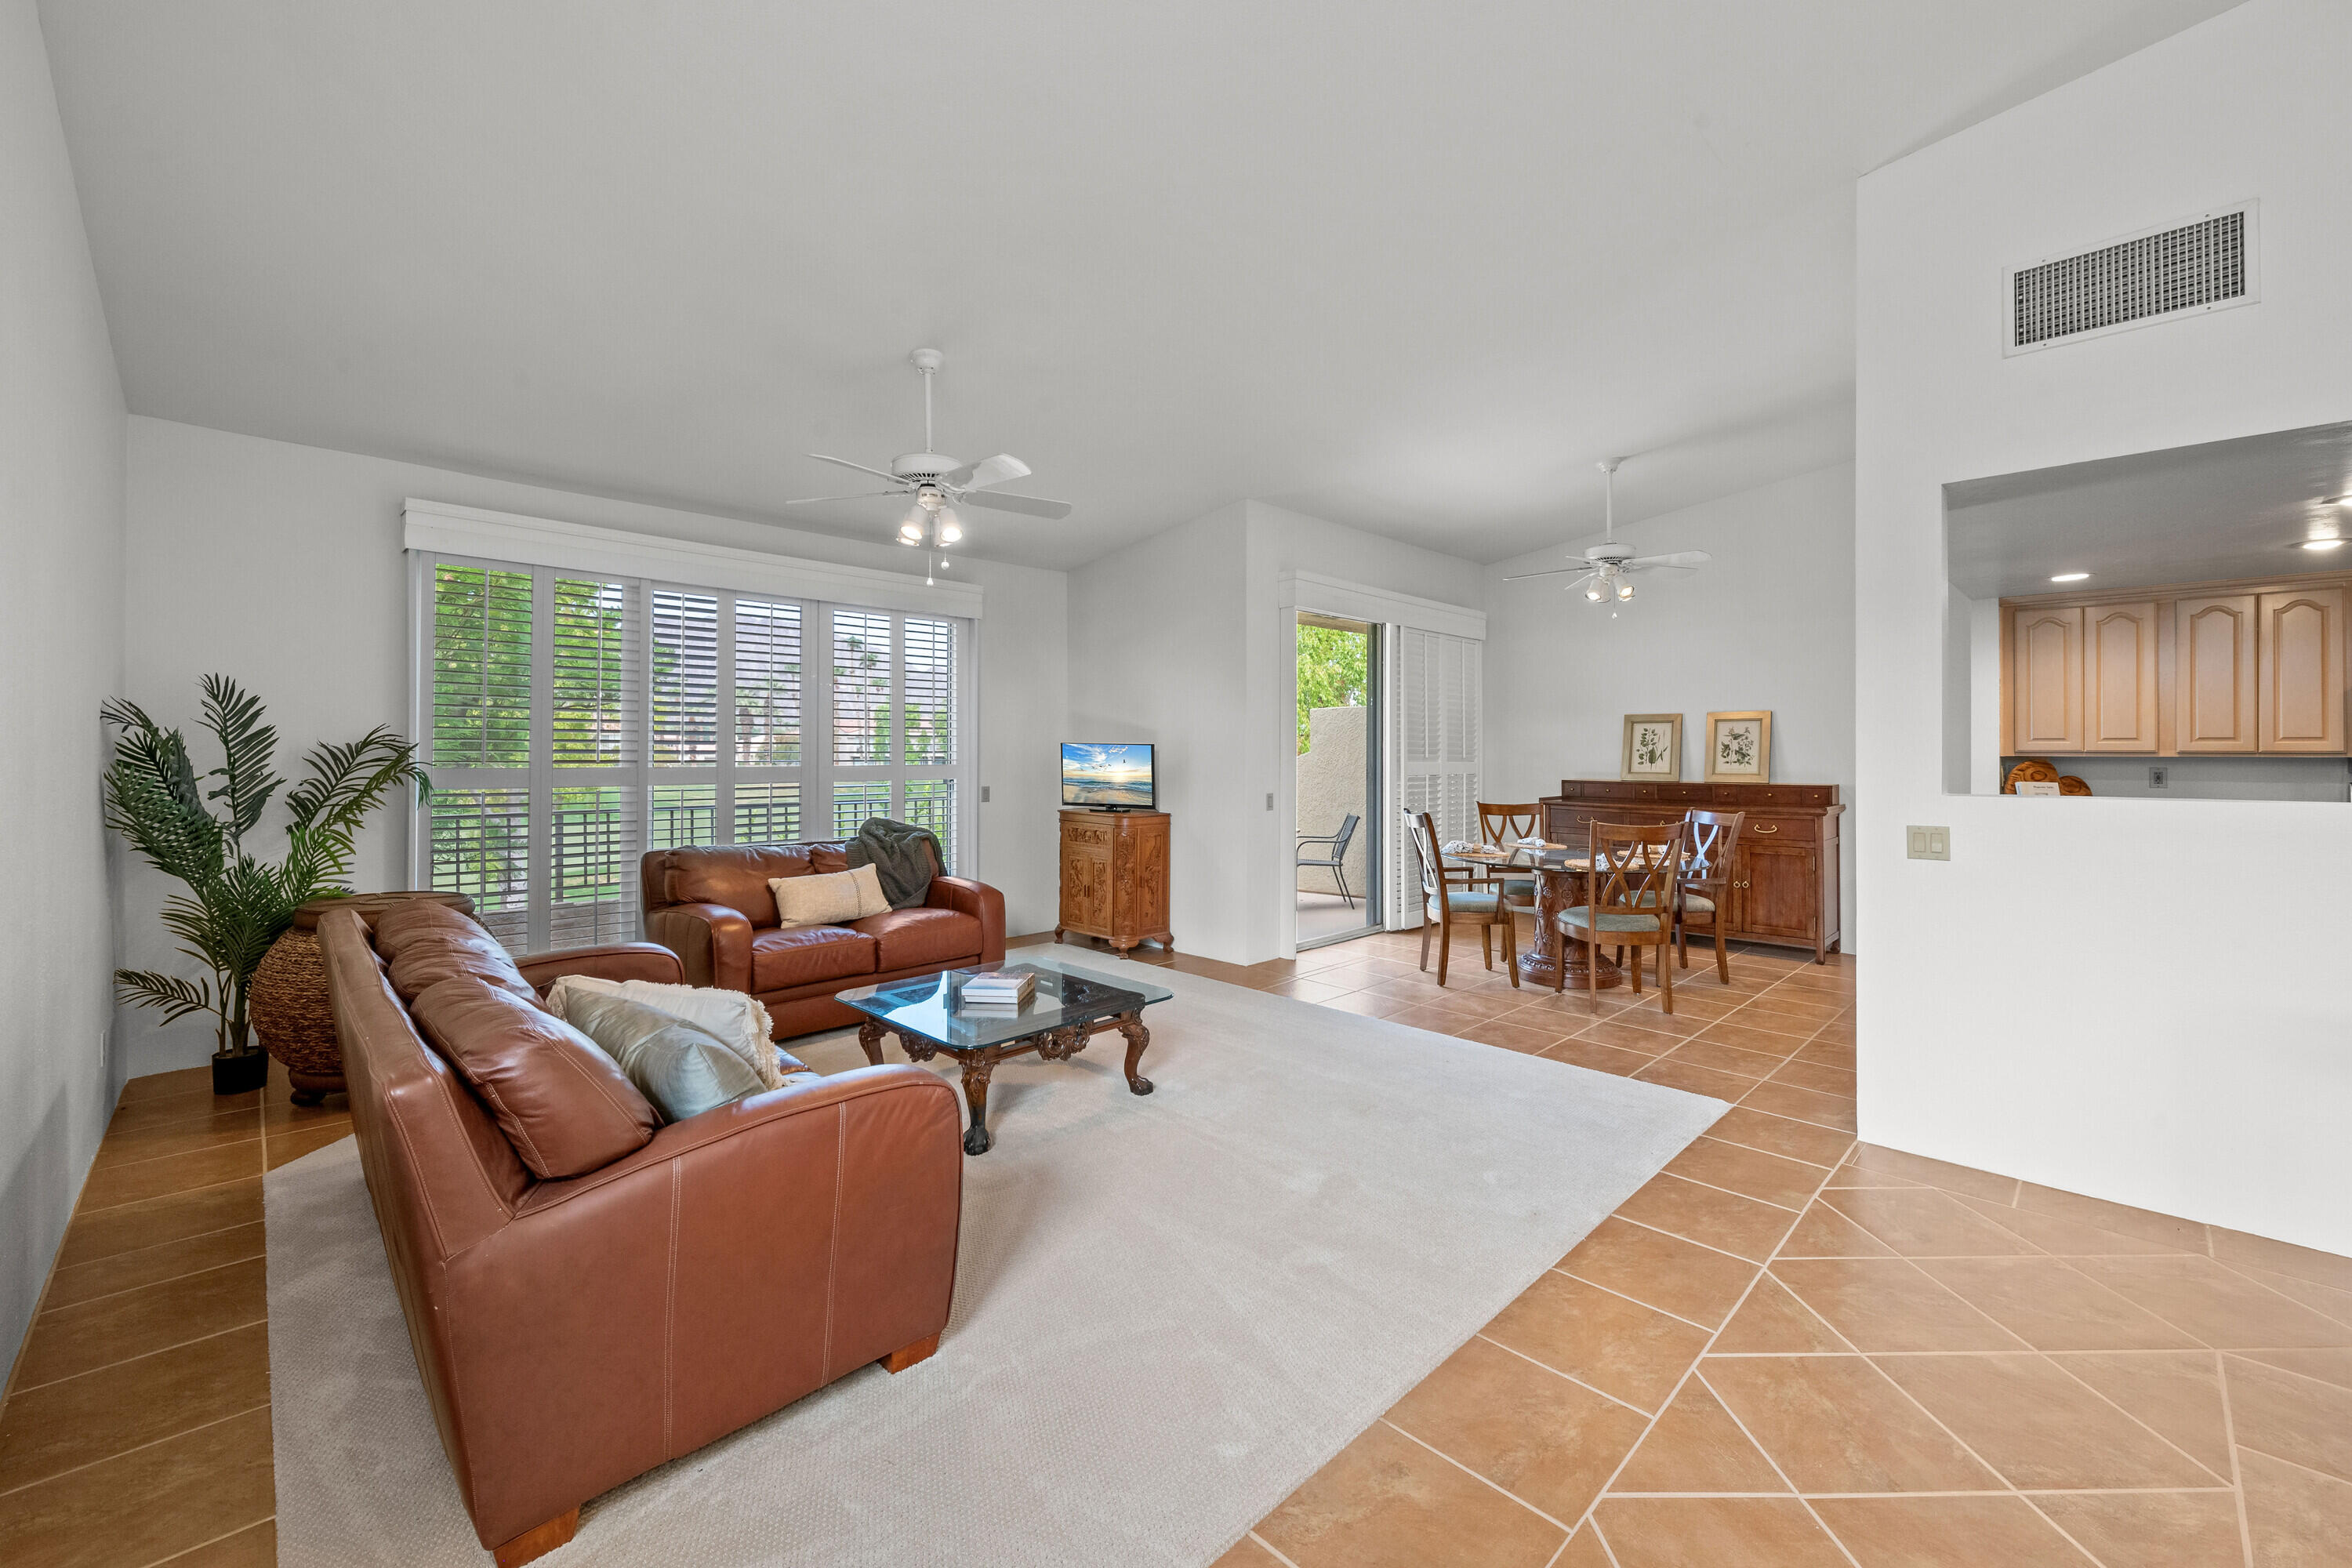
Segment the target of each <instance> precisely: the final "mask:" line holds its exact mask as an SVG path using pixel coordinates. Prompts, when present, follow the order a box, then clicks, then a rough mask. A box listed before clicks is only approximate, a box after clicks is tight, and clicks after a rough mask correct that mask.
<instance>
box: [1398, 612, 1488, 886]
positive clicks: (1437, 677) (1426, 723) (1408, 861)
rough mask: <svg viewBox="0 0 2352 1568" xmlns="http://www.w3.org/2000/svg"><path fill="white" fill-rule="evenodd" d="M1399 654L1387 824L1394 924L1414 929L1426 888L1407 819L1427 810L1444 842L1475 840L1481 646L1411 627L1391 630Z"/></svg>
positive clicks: (1441, 841)
mask: <svg viewBox="0 0 2352 1568" xmlns="http://www.w3.org/2000/svg"><path fill="white" fill-rule="evenodd" d="M1389 640H1390V642H1391V646H1393V647H1394V648H1395V650H1396V655H1395V660H1394V667H1393V669H1392V672H1391V678H1390V694H1389V715H1390V719H1389V725H1390V733H1391V735H1392V736H1393V737H1394V738H1395V751H1396V752H1397V760H1396V764H1395V769H1394V773H1393V774H1392V776H1393V777H1394V779H1395V781H1396V784H1395V793H1394V795H1393V799H1394V801H1395V803H1396V806H1397V809H1396V810H1395V811H1394V812H1393V813H1392V814H1391V816H1392V820H1391V822H1390V823H1389V827H1388V833H1389V840H1388V841H1389V846H1390V849H1389V861H1388V863H1389V865H1390V866H1391V867H1392V868H1394V871H1393V874H1391V876H1390V877H1389V887H1390V894H1391V896H1390V912H1391V924H1393V925H1396V926H1401V927H1410V926H1413V925H1417V924H1419V923H1420V921H1421V920H1422V918H1423V917H1422V900H1421V889H1420V883H1419V880H1418V878H1417V876H1416V874H1415V869H1414V864H1413V847H1412V835H1411V833H1410V832H1409V831H1408V830H1407V829H1406V827H1405V821H1404V814H1405V813H1406V812H1409V811H1426V812H1427V813H1429V815H1430V818H1431V820H1432V821H1433V823H1434V824H1435V825H1436V828H1437V839H1438V842H1439V843H1440V844H1443V843H1444V842H1445V841H1446V840H1447V839H1453V838H1475V837H1477V836H1478V771H1479V763H1480V758H1479V754H1478V747H1479V743H1480V731H1481V730H1482V728H1483V722H1482V710H1481V702H1482V689H1481V685H1480V679H1479V675H1480V661H1481V658H1482V656H1483V653H1484V645H1483V644H1481V643H1480V642H1478V641H1477V640H1476V639H1475V638H1473V637H1453V636H1449V635H1447V634H1445V633H1443V632H1432V631H1423V630H1421V629H1420V628H1418V627H1414V626H1391V628H1390V631H1389Z"/></svg>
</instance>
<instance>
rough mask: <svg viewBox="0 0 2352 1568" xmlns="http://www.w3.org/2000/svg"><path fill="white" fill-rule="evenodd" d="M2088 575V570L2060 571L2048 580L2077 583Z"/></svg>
mask: <svg viewBox="0 0 2352 1568" xmlns="http://www.w3.org/2000/svg"><path fill="white" fill-rule="evenodd" d="M2089 575H2090V574H2089V573H2088V572H2061V573H2059V574H2058V575H2056V576H2055V577H2053V578H2051V579H2050V580H2051V581H2052V582H2053V583H2079V582H2081V581H2082V580H2083V579H2084V578H2085V577H2087V576H2089Z"/></svg>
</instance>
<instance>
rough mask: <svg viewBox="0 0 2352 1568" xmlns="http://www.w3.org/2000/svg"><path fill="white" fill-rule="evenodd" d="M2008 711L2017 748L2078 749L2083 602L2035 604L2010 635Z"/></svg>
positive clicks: (2024, 611) (2023, 610)
mask: <svg viewBox="0 0 2352 1568" xmlns="http://www.w3.org/2000/svg"><path fill="white" fill-rule="evenodd" d="M2010 673H2011V679H2012V681H2013V682H2014V693H2013V695H2012V698H2011V712H2012V713H2013V715H2014V722H2015V725H2016V731H2017V739H2016V742H2015V744H2016V746H2017V749H2018V750H2019V751H2020V752H2079V751H2081V750H2082V749H2083V737H2084V730H2083V606H2082V605H2029V606H2025V607H2021V608H2020V609H2019V610H2018V612H2017V617H2016V626H2015V629H2014V630H2013V631H2012V632H2011V642H2010Z"/></svg>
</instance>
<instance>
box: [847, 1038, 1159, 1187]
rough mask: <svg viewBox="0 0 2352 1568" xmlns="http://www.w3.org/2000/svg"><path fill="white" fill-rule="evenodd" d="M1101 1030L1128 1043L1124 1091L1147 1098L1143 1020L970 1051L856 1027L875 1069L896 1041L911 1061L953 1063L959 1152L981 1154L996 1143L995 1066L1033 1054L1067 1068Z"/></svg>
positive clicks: (1027, 1039)
mask: <svg viewBox="0 0 2352 1568" xmlns="http://www.w3.org/2000/svg"><path fill="white" fill-rule="evenodd" d="M1106 1029H1117V1030H1118V1032H1119V1033H1120V1034H1122V1035H1124V1036H1126V1037H1127V1087H1128V1089H1129V1092H1130V1093H1134V1094H1150V1092H1151V1080H1150V1079H1148V1078H1145V1077H1144V1076H1143V1075H1142V1074H1141V1073H1139V1072H1138V1071H1137V1070H1136V1068H1139V1067H1140V1066H1142V1065H1143V1048H1144V1047H1146V1046H1149V1045H1150V1043H1151V1031H1150V1030H1149V1029H1147V1028H1145V1027H1144V1026H1143V1017H1142V1015H1141V1014H1140V1013H1121V1014H1118V1015H1117V1016H1113V1017H1108V1018H1097V1019H1096V1020H1095V1021H1094V1022H1093V1023H1091V1024H1073V1025H1071V1026H1068V1027H1067V1028H1062V1029H1048V1030H1046V1031H1045V1033H1043V1034H1038V1035H1029V1036H1024V1037H1022V1038H1020V1039H1017V1040H1005V1041H1003V1042H1000V1043H999V1044H996V1045H992V1046H982V1047H978V1048H976V1049H971V1050H957V1049H956V1048H955V1047H951V1046H943V1045H941V1044H940V1043H939V1042H938V1041H937V1040H933V1039H929V1038H927V1037H924V1036H922V1035H919V1034H914V1033H912V1032H910V1031H908V1030H905V1029H894V1028H892V1027H891V1026H889V1025H887V1024H886V1023H884V1022H882V1020H880V1019H879V1018H867V1019H866V1020H865V1021H864V1022H862V1023H860V1024H859V1025H858V1026H857V1043H858V1045H859V1046H860V1047H862V1048H863V1049H864V1050H865V1052H866V1061H867V1062H869V1063H870V1064H872V1065H873V1066H875V1067H880V1066H881V1065H882V1041H883V1038H884V1037H886V1036H889V1035H896V1036H898V1044H899V1046H900V1047H901V1048H903V1049H904V1050H905V1051H906V1053H907V1058H908V1060H910V1061H918V1062H927V1061H929V1060H930V1059H931V1058H933V1057H935V1056H939V1055H940V1054H942V1053H944V1054H946V1055H948V1056H951V1057H953V1058H955V1059H956V1067H957V1068H958V1069H959V1070H960V1071H961V1073H962V1075H963V1100H964V1104H965V1105H966V1106H968V1107H970V1108H971V1127H970V1128H969V1129H967V1130H966V1131H965V1132H964V1135H963V1152H965V1153H967V1154H985V1153H987V1152H988V1151H989V1147H990V1145H992V1144H993V1143H994V1142H996V1140H995V1139H994V1138H993V1137H992V1136H990V1134H989V1131H988V1080H989V1078H990V1076H991V1075H992V1074H993V1073H994V1072H995V1071H996V1064H997V1063H999V1062H1001V1061H1004V1060H1007V1059H1009V1058H1013V1057H1020V1056H1026V1055H1028V1054H1029V1053H1030V1052H1032V1051H1034V1052H1036V1053H1037V1058H1038V1059H1039V1060H1040V1061H1048V1062H1066V1061H1068V1060H1069V1059H1070V1058H1072V1057H1074V1056H1076V1055H1077V1054H1078V1053H1079V1052H1080V1051H1083V1050H1085V1049H1086V1048H1087V1040H1088V1039H1090V1038H1092V1037H1094V1036H1096V1035H1098V1034H1101V1033H1102V1032H1103V1031H1104V1030H1106Z"/></svg>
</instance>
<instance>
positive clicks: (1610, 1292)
mask: <svg viewBox="0 0 2352 1568" xmlns="http://www.w3.org/2000/svg"><path fill="white" fill-rule="evenodd" d="M1629 1223H1630V1222H1629ZM1658 1234H1659V1235H1661V1236H1664V1235H1666V1234H1668V1233H1667V1232H1665V1231H1660V1232H1659V1233H1658ZM1675 1239H1676V1240H1680V1239H1682V1238H1681V1237H1675ZM1693 1245H1696V1243H1694V1244H1693ZM1567 1261H1568V1260H1567V1259H1566V1258H1562V1259H1560V1261H1559V1263H1555V1264H1553V1265H1552V1266H1551V1267H1550V1268H1548V1269H1546V1270H1545V1272H1546V1273H1548V1274H1557V1275H1559V1277H1560V1278H1561V1279H1573V1280H1575V1281H1576V1282H1577V1283H1578V1284H1580V1285H1590V1286H1591V1287H1592V1289H1595V1290H1598V1291H1600V1292H1601V1294H1602V1295H1604V1296H1614V1297H1616V1298H1617V1299H1618V1300H1620V1301H1631V1302H1633V1305H1635V1306H1636V1307H1646V1308H1648V1309H1649V1310H1651V1311H1653V1312H1655V1313H1657V1314H1658V1315H1659V1316H1660V1317H1662V1318H1672V1319H1673V1320H1674V1321H1675V1322H1677V1323H1687V1324H1689V1325H1690V1326H1691V1327H1692V1328H1694V1329H1696V1330H1697V1331H1699V1332H1701V1333H1703V1334H1704V1333H1711V1332H1713V1330H1710V1329H1709V1328H1708V1327H1707V1326H1706V1324H1705V1323H1702V1322H1698V1321H1696V1320H1694V1319H1690V1318H1685V1317H1684V1316H1683V1315H1682V1314H1681V1313H1680V1312H1676V1311H1673V1310H1669V1309H1667V1308H1664V1307H1661V1306H1659V1305H1658V1304H1657V1303H1656V1302H1654V1301H1644V1300H1642V1298H1640V1297H1639V1296H1629V1295H1627V1294H1626V1293H1625V1292H1624V1291H1622V1290H1616V1289H1611V1288H1610V1287H1608V1286H1606V1285H1603V1284H1602V1283H1601V1281H1600V1280H1598V1279H1586V1278H1585V1277H1584V1276H1583V1275H1581V1274H1579V1273H1577V1272H1576V1271H1575V1270H1573V1269H1570V1268H1563V1267H1562V1266H1561V1265H1562V1264H1565V1263H1566V1262H1567ZM1743 1261H1744V1260H1743ZM1750 1267H1751V1268H1752V1267H1754V1265H1752V1264H1751V1265H1750ZM1596 1392H1597V1391H1596ZM1642 1414H1643V1415H1648V1414H1649V1412H1648V1411H1646V1410H1644V1411H1643V1412H1642Z"/></svg>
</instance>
